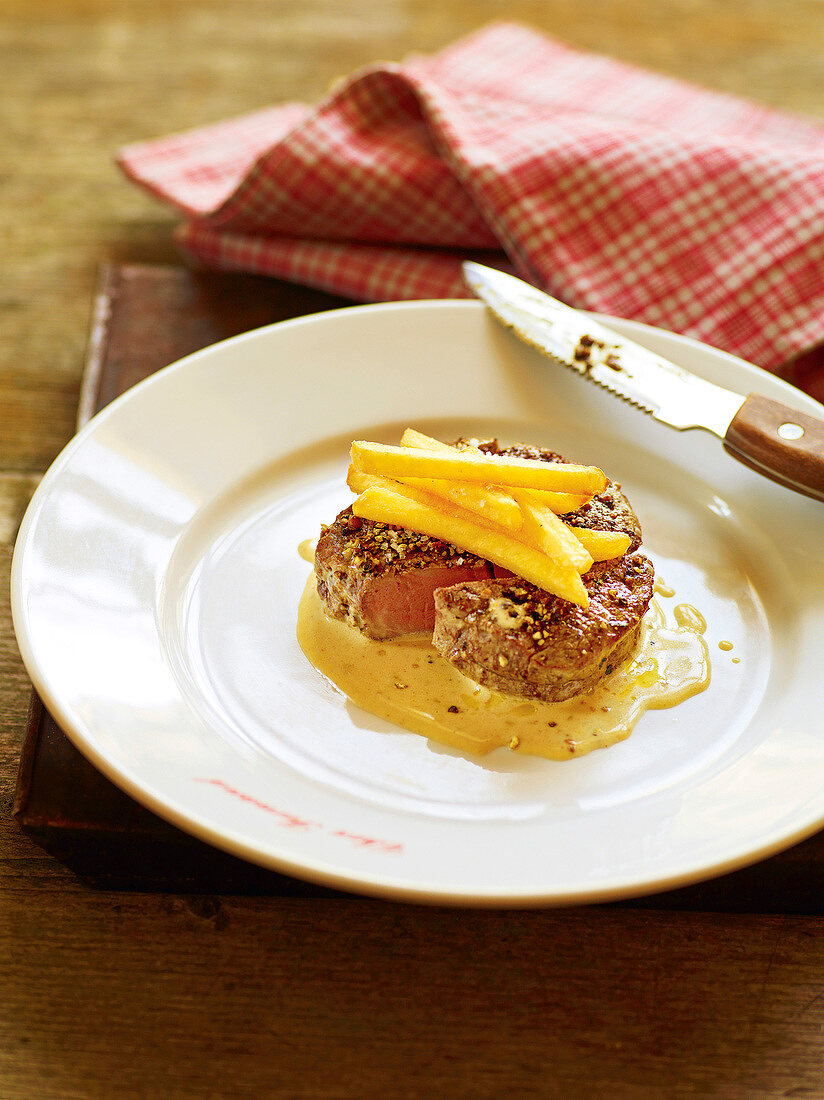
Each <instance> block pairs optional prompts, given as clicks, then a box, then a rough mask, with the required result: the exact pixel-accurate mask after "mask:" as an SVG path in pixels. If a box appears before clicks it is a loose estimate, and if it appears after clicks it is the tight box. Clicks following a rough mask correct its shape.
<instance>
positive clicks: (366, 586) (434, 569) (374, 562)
mask: <svg viewBox="0 0 824 1100" xmlns="http://www.w3.org/2000/svg"><path fill="white" fill-rule="evenodd" d="M315 576H316V578H317V584H318V595H319V596H320V598H321V599H322V600H323V603H324V605H325V607H326V611H327V613H328V614H329V615H331V616H332V618H333V619H342V620H343V621H344V622H348V623H349V624H350V625H351V626H356V627H357V628H358V630H360V631H361V632H362V633H363V634H366V635H367V636H368V637H370V638H396V637H398V636H399V635H401V634H416V633H419V632H421V631H426V632H427V633H430V634H431V633H432V630H433V628H434V626H435V601H434V599H433V593H434V591H435V589H436V588H443V587H445V586H448V585H452V584H459V583H460V582H461V581H474V580H479V579H481V578H488V577H491V576H492V567H491V565H490V564H489V562H487V561H484V560H483V559H482V558H478V557H476V556H475V555H474V554H467V553H466V552H465V551H463V550H458V549H457V547H455V546H452V545H451V544H450V543H448V542H444V541H443V540H441V539H433V538H430V537H429V536H428V535H421V534H419V533H418V532H415V531H407V530H406V529H405V528H403V527H393V526H390V525H389V524H385V523H375V522H373V521H371V520H367V519H360V518H358V517H357V516H354V515H353V514H352V509H351V508H347V509H345V510H344V511H343V512H341V513H340V515H339V516H338V517H337V519H336V520H335V521H334V523H331V524H330V525H329V526H328V527H324V529H323V530H322V532H321V536H320V538H319V539H318V545H317V549H316V550H315Z"/></svg>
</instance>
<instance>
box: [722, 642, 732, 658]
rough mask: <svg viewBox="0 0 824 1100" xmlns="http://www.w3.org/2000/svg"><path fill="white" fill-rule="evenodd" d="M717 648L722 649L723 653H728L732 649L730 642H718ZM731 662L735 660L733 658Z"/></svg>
mask: <svg viewBox="0 0 824 1100" xmlns="http://www.w3.org/2000/svg"><path fill="white" fill-rule="evenodd" d="M718 648H719V649H723V650H724V652H725V653H729V651H730V650H731V649H732V642H719V643H718ZM733 660H735V658H733Z"/></svg>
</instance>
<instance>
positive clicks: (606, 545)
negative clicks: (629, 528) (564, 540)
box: [568, 527, 632, 561]
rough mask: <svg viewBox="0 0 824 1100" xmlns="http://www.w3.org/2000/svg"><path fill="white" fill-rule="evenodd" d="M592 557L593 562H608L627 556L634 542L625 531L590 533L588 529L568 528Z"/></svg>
mask: <svg viewBox="0 0 824 1100" xmlns="http://www.w3.org/2000/svg"><path fill="white" fill-rule="evenodd" d="M568 530H569V531H571V532H572V534H573V535H574V536H575V537H576V538H577V539H578V540H579V542H580V543H581V545H582V546H583V547H584V549H585V550H586V551H587V553H588V554H589V555H590V556H591V557H592V560H593V561H608V560H609V559H610V558H620V557H621V556H622V555H623V554H626V552H627V550H628V549H629V544H630V542H631V541H632V540H631V539H630V537H629V535H625V534H624V533H623V531H590V530H589V529H588V528H586V527H568Z"/></svg>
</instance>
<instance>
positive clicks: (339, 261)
mask: <svg viewBox="0 0 824 1100" xmlns="http://www.w3.org/2000/svg"><path fill="white" fill-rule="evenodd" d="M119 163H120V165H121V166H122V168H123V169H124V171H125V172H126V173H127V174H128V175H129V176H130V177H131V178H132V179H133V180H135V181H137V182H138V183H140V184H142V185H143V186H144V187H146V188H148V189H149V190H150V191H151V192H152V193H153V194H154V195H156V196H158V197H159V198H161V199H163V200H164V201H166V202H169V203H171V204H173V205H174V206H175V207H177V208H178V209H179V210H180V212H181V213H182V214H183V215H184V218H185V220H184V222H183V224H182V226H181V228H180V229H179V230H178V232H177V239H178V241H179V243H180V245H181V246H182V247H183V249H184V250H185V251H186V252H187V253H188V254H190V255H191V256H192V257H195V258H196V259H197V260H199V261H202V262H205V263H206V264H208V265H212V266H215V267H220V268H228V269H240V270H244V271H254V272H260V273H263V274H267V275H276V276H280V277H282V278H286V279H290V280H294V281H296V282H301V283H305V284H308V285H312V286H316V287H320V288H323V289H325V290H330V291H334V292H337V293H340V294H343V295H346V296H348V297H351V298H355V299H358V300H361V301H363V300H367V301H385V300H392V299H400V298H438V297H462V296H465V295H466V290H465V289H464V286H463V284H462V281H461V277H460V262H461V261H462V260H463V259H466V258H467V257H470V256H471V257H472V258H476V259H478V258H479V259H481V260H485V261H486V262H491V263H494V264H495V265H496V266H500V267H510V268H511V269H514V270H515V271H516V272H518V273H519V274H521V275H522V276H523V277H525V278H527V279H529V280H530V281H531V282H534V283H536V284H538V285H539V286H542V287H543V288H544V289H546V290H548V291H549V293H551V294H553V295H555V296H556V297H558V298H561V299H562V300H563V301H566V302H568V303H569V304H570V305H574V306H578V307H581V308H586V309H594V310H600V311H602V312H604V313H610V314H613V315H615V316H620V317H631V318H635V319H636V320H640V321H645V322H647V323H648V324H651V325H658V326H661V327H663V328H667V329H670V330H674V331H676V332H682V333H685V334H687V335H689V336H693V337H696V338H697V339H699V340H703V341H706V342H707V343H709V344H713V345H715V346H716V347H721V348H724V349H726V350H728V351H731V352H734V353H735V354H737V355H741V356H743V357H744V358H745V359H749V360H750V361H752V362H755V363H759V364H760V365H761V366H764V367H767V368H775V367H777V366H779V365H780V364H783V363H785V362H787V361H788V360H790V359H791V358H793V357H794V356H797V355H799V354H800V353H802V352H805V351H807V350H808V349H810V348H811V347H813V346H814V345H816V344H818V343H820V342H821V341H824V129H822V128H821V127H819V126H816V125H814V124H813V123H812V122H808V121H805V120H803V119H800V118H795V117H792V116H789V115H786V114H782V113H779V112H777V111H773V110H768V109H766V108H763V107H759V106H756V105H754V104H752V103H748V102H745V101H743V100H740V99H736V98H733V97H730V96H726V95H719V94H716V93H713V92H707V91H703V90H700V89H697V88H694V87H692V86H690V85H688V84H685V83H682V82H679V81H676V80H671V79H669V78H666V77H662V76H657V75H654V74H652V73H647V72H642V71H639V70H637V69H634V68H631V67H629V66H627V65H624V64H620V63H619V62H616V61H613V60H611V59H609V58H605V57H599V56H596V55H592V54H585V53H580V52H578V51H575V50H571V49H569V48H568V47H566V46H564V45H561V44H559V43H558V42H555V41H552V40H549V39H547V38H545V37H543V36H541V35H539V34H536V33H535V32H533V31H531V30H529V29H528V28H526V27H522V26H517V25H512V24H496V25H493V26H491V27H487V28H485V29H483V30H481V31H479V32H478V33H476V34H474V35H472V36H471V37H469V38H467V39H464V40H462V41H460V42H458V43H456V44H455V45H453V46H450V47H448V48H447V49H445V50H443V51H442V52H441V53H439V54H436V55H434V56H432V57H417V56H416V57H412V58H410V59H408V60H407V61H405V62H404V63H402V64H397V65H396V64H382V65H378V66H373V67H370V68H368V69H366V70H363V71H361V72H358V73H356V74H355V75H354V76H352V77H350V78H349V79H347V80H346V81H344V82H342V83H341V84H340V85H339V86H338V87H337V88H335V89H334V90H333V91H332V92H331V93H330V95H329V96H328V97H327V98H326V99H325V100H324V101H323V102H322V103H321V104H320V105H319V106H317V107H314V108H310V107H307V106H304V105H301V104H289V105H286V106H278V107H273V108H269V109H266V110H263V111H258V112H256V113H254V114H251V115H246V116H244V117H242V118H239V119H233V120H230V121H228V122H222V123H220V124H218V125H214V126H207V127H203V128H201V129H198V130H194V131H191V132H189V133H185V134H181V135H176V136H174V137H166V138H161V139H160V140H157V141H151V142H145V143H141V144H138V145H131V146H129V147H127V148H125V149H123V150H122V152H121V154H120V157H119Z"/></svg>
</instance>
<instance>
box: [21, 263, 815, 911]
mask: <svg viewBox="0 0 824 1100" xmlns="http://www.w3.org/2000/svg"><path fill="white" fill-rule="evenodd" d="M349 304H351V303H349V302H346V301H345V300H343V299H340V298H334V297H332V296H330V295H327V294H323V293H321V292H319V291H312V290H308V289H306V288H302V287H297V286H293V285H291V284H287V283H282V282H279V281H277V280H273V279H263V278H258V277H256V276H250V275H240V274H238V275H226V274H216V273H211V272H193V271H190V270H188V269H185V268H179V267H171V266H163V267H161V266H146V265H128V266H110V267H107V268H105V269H104V270H103V272H102V274H101V284H100V290H99V293H98V295H97V299H96V303H95V311H94V320H93V325H92V334H91V339H90V343H89V357H88V366H87V369H86V373H85V377H84V383H83V390H82V393H81V400H80V410H79V415H78V423H79V424H82V423H83V422H85V420H87V419H88V418H89V417H90V416H91V415H93V414H94V413H95V412H97V411H98V410H99V409H101V408H103V407H104V406H105V405H106V404H108V403H109V401H111V400H113V399H114V398H115V397H117V396H118V395H119V394H120V393H122V392H124V391H125V390H127V389H128V388H129V387H131V386H133V385H134V384H135V383H137V382H139V381H141V380H142V379H143V378H145V377H148V376H149V375H150V374H153V373H154V372H155V371H157V370H159V369H161V368H162V367H164V366H167V365H168V364H169V363H172V362H174V361H176V360H177V359H180V358H182V357H183V356H184V355H187V354H189V353H190V352H193V351H197V350H199V349H200V348H202V347H206V346H208V345H209V344H213V343H215V342H216V341H218V340H222V339H225V338H226V337H229V336H233V335H236V334H237V333H239V332H245V331H248V330H249V329H252V328H256V327H259V326H260V325H264V324H269V323H271V322H274V321H279V320H285V319H286V318H289V317H294V316H300V315H303V314H306V313H314V312H320V311H322V310H326V309H333V308H337V307H339V306H344V305H349ZM15 816H16V818H17V820H18V822H19V824H20V826H21V827H22V828H23V829H24V830H25V832H26V833H27V834H28V835H29V836H30V837H32V838H33V839H34V840H35V841H36V842H37V843H38V844H39V845H40V846H41V847H42V848H43V849H44V850H45V851H47V852H48V853H50V854H51V855H53V856H55V857H56V858H57V859H59V860H60V861H61V862H63V863H64V864H65V865H66V866H67V867H69V868H71V870H73V871H74V872H75V873H76V874H77V875H79V876H80V878H82V879H83V880H84V881H85V882H87V883H88V884H90V885H92V886H96V887H101V888H110V889H120V890H149V891H153V890H163V891H166V890H168V891H175V892H193V893H224V894H272V895H297V896H301V895H306V896H320V895H333V894H334V891H331V890H327V889H325V888H324V887H321V886H316V885H313V884H310V883H306V882H302V881H300V880H297V879H293V878H290V877H288V876H285V875H281V874H278V873H276V872H274V871H270V870H267V869H263V868H260V867H256V866H254V865H252V864H249V863H246V862H245V861H243V860H240V859H237V858H235V857H233V856H231V855H228V854H227V853H224V852H221V851H219V850H217V849H215V848H213V847H211V846H210V845H207V844H205V843H203V842H201V841H199V840H197V839H195V838H193V837H191V836H189V835H188V834H186V833H184V832H181V831H180V830H179V829H176V828H175V827H173V826H172V825H170V824H168V823H167V822H165V821H163V820H161V819H160V818H159V817H157V816H156V815H154V814H152V813H150V812H149V811H148V810H146V809H144V808H143V807H142V806H140V805H138V804H137V803H136V802H135V801H133V800H132V799H131V798H129V797H128V796H127V795H126V794H124V793H123V792H122V791H121V790H120V789H119V788H117V787H116V786H115V785H114V784H112V783H111V782H109V780H107V779H106V778H105V777H104V776H102V775H101V774H100V773H99V772H98V771H97V770H96V769H95V768H94V767H93V766H92V765H91V764H90V763H89V762H88V761H87V760H86V759H85V757H83V756H82V755H81V753H80V752H78V750H77V749H76V748H75V747H74V746H73V744H72V743H71V741H70V740H69V739H68V738H67V737H66V735H65V734H64V733H63V732H62V730H60V728H59V727H58V726H57V724H56V722H55V721H54V719H53V718H52V716H51V715H50V714H49V713H48V711H47V710H46V709H45V707H44V706H43V705H42V703H41V702H40V700H39V699H38V697H37V695H36V694H34V695H33V698H32V706H31V712H30V716H29V722H28V728H27V731H26V736H25V741H24V746H23V752H22V756H21V761H20V772H19V776H18V784H17V793H16V799H15ZM822 883H824V833H819V834H817V835H816V836H813V837H811V838H810V839H808V840H806V841H804V842H803V843H801V844H798V845H796V846H794V847H793V848H791V849H789V850H788V851H786V852H783V853H781V854H779V855H776V856H773V857H772V858H770V859H768V860H764V861H762V862H760V863H758V864H756V865H754V866H751V867H748V868H745V869H743V870H740V871H737V872H735V873H732V874H728V875H725V876H722V877H720V878H716V879H714V880H711V881H709V882H706V883H701V884H699V885H696V886H691V887H685V888H682V889H680V890H673V891H669V892H666V893H662V894H658V895H654V896H652V897H647V898H643V899H639V900H637V901H634V902H626V903H622V904H625V905H627V904H629V905H638V906H643V907H645V908H669V909H689V910H702V909H704V910H717V911H729V912H769V913H821V912H824V890H822ZM341 896H345V895H341Z"/></svg>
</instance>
